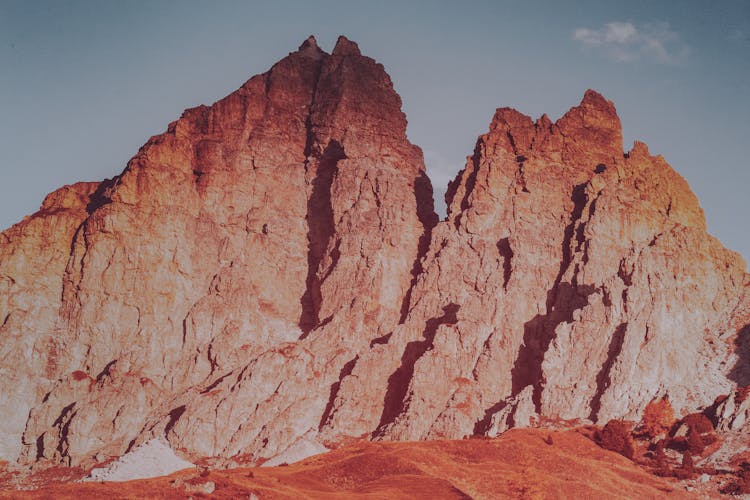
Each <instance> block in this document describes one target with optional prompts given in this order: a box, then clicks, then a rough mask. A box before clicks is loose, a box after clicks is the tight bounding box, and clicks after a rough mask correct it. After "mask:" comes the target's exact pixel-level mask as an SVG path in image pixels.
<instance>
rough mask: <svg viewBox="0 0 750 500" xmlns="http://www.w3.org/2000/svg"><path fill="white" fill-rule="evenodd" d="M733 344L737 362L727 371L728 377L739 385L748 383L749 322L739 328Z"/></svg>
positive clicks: (749, 383)
mask: <svg viewBox="0 0 750 500" xmlns="http://www.w3.org/2000/svg"><path fill="white" fill-rule="evenodd" d="M734 345H735V352H736V353H737V362H736V363H735V365H734V367H733V368H732V369H731V370H730V371H729V379H730V380H733V381H734V382H737V385H739V386H741V387H743V386H746V385H750V324H747V325H745V327H744V328H743V329H742V330H740V332H739V333H738V334H737V338H736V339H735V340H734Z"/></svg>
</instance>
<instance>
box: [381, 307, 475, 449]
mask: <svg viewBox="0 0 750 500" xmlns="http://www.w3.org/2000/svg"><path fill="white" fill-rule="evenodd" d="M459 309H460V306H459V305H458V304H454V303H451V304H448V305H447V306H445V307H443V315H442V316H438V317H434V318H431V319H429V320H427V322H426V323H425V328H424V330H423V332H422V337H423V338H424V340H417V341H413V342H409V343H408V344H406V348H405V349H404V352H403V354H402V356H401V366H399V367H398V368H397V369H396V371H395V372H393V373H392V374H391V376H390V377H388V389H387V390H386V394H385V398H384V400H383V413H382V414H381V416H380V422H379V423H378V426H377V427H376V429H375V430H374V431H373V433H372V436H373V437H377V436H380V435H382V434H383V432H384V430H385V428H386V427H387V426H389V425H390V424H392V423H393V422H395V420H396V417H398V415H400V414H401V413H403V411H404V405H405V404H406V401H405V399H406V397H407V394H408V392H409V383H410V382H411V378H412V376H413V375H414V365H415V364H416V363H417V360H419V358H421V357H422V355H423V354H424V353H426V352H427V351H428V350H429V349H430V348H431V347H432V342H433V340H434V339H435V334H436V333H437V330H438V327H439V326H440V325H445V324H455V323H457V322H458V318H457V316H456V315H457V313H458V311H459Z"/></svg>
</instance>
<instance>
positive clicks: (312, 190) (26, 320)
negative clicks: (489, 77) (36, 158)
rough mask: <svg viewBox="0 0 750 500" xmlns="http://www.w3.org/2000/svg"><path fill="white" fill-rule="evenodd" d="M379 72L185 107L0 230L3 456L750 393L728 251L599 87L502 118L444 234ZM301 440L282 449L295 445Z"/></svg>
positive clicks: (458, 186)
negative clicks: (134, 147)
mask: <svg viewBox="0 0 750 500" xmlns="http://www.w3.org/2000/svg"><path fill="white" fill-rule="evenodd" d="M400 106H401V102H400V99H399V97H398V95H397V94H396V93H395V91H394V90H393V86H392V84H391V81H390V79H389V77H388V76H387V74H386V73H385V72H384V70H383V67H382V66H381V65H379V64H377V63H375V62H374V61H373V60H372V59H369V58H367V57H364V56H362V55H361V54H360V52H359V49H358V47H357V46H356V44H354V43H353V42H350V41H349V40H347V39H345V38H343V37H342V38H340V39H339V41H338V43H337V45H336V47H335V49H334V50H333V52H332V54H330V55H329V54H326V53H325V52H323V51H321V50H320V49H319V48H318V47H317V45H316V44H315V41H314V39H312V38H310V39H308V40H307V41H306V42H305V43H303V45H302V46H301V47H300V49H299V50H298V51H297V52H295V53H292V54H290V55H289V56H288V57H286V58H284V59H283V60H281V61H280V62H279V63H277V64H276V65H274V66H273V68H271V70H269V71H268V72H267V73H264V74H262V75H258V76H256V77H253V78H252V79H250V80H249V81H248V82H247V83H245V84H244V85H243V86H242V87H241V88H240V89H239V90H237V91H236V92H234V93H232V94H231V95H229V96H228V97H226V98H224V99H222V100H221V101H218V102H217V103H215V104H214V105H212V106H210V107H207V106H201V107H198V108H194V109H190V110H188V111H186V112H185V113H184V114H183V116H182V117H181V118H180V119H179V120H178V121H176V122H174V123H172V124H170V126H169V128H168V130H167V132H165V133H164V134H162V135H159V136H156V137H153V138H152V139H151V140H149V142H148V143H147V144H146V145H145V146H144V147H143V148H142V149H141V150H140V151H139V153H138V154H137V155H136V156H135V157H134V158H133V159H132V160H131V161H130V162H129V164H128V166H127V168H126V169H125V171H124V172H123V173H122V174H121V175H120V176H118V177H116V178H115V179H114V180H112V181H105V182H103V183H101V184H96V183H92V184H88V183H81V184H76V185H74V186H69V187H65V188H62V189H60V190H58V191H56V192H55V193H53V194H51V195H50V196H48V198H47V200H45V202H44V205H43V206H42V209H41V210H40V211H39V212H37V213H36V214H34V215H33V216H31V217H30V218H27V219H25V220H24V221H23V222H21V223H19V224H17V225H16V226H14V227H12V228H10V229H9V230H7V231H5V232H4V233H2V236H1V237H0V321H2V323H1V324H2V326H0V339H1V340H0V356H1V357H0V376H2V380H0V383H1V384H2V387H3V391H2V396H0V397H2V398H3V401H2V403H3V404H2V405H0V411H1V412H2V414H1V415H2V416H3V417H4V418H3V419H2V423H0V455H1V456H2V457H3V458H6V459H12V460H15V459H19V458H20V460H21V461H26V462H33V461H36V460H42V459H51V460H54V461H62V462H65V463H68V464H79V463H89V462H91V461H97V460H101V459H103V458H105V457H107V456H116V455H121V454H123V453H124V452H125V451H126V450H128V449H130V448H132V447H133V446H134V445H136V444H138V443H140V442H143V441H146V440H148V439H149V438H151V437H153V436H156V435H164V436H165V437H166V438H167V439H168V441H169V442H170V444H171V445H172V446H173V447H174V448H176V449H181V450H183V451H184V452H185V453H187V454H188V455H192V456H220V457H224V458H231V457H236V456H240V455H242V456H245V457H247V458H249V459H250V460H252V461H259V460H262V459H266V458H270V457H273V456H276V455H278V454H279V453H282V452H287V453H296V451H294V450H316V449H320V448H321V446H322V444H325V443H328V442H339V441H341V440H343V439H346V438H348V437H353V436H354V437H360V436H363V435H367V436H372V437H374V438H384V439H428V438H435V437H450V438H456V437H462V436H464V435H471V434H488V435H494V434H496V433H498V432H500V431H502V430H504V429H506V428H507V427H509V426H525V425H532V424H538V423H543V421H545V420H547V419H552V420H559V419H589V420H593V421H601V420H607V419H609V418H613V417H622V416H628V417H634V416H636V415H638V414H639V412H640V411H641V410H642V409H643V407H644V406H645V405H646V403H648V402H649V401H650V400H651V399H652V398H654V397H656V396H662V395H664V394H668V395H669V396H670V399H671V401H672V404H673V405H674V406H675V407H676V408H677V409H678V410H686V411H687V410H693V409H696V408H700V407H704V406H707V405H708V404H710V403H712V402H713V400H714V399H715V398H716V397H717V396H718V395H720V394H726V393H728V392H730V391H731V389H733V387H734V386H736V385H737V384H741V385H744V384H747V383H750V380H748V378H749V377H748V375H747V370H746V368H745V367H746V363H747V358H746V356H747V354H746V352H747V348H746V347H743V346H744V345H745V344H744V343H743V342H744V340H743V339H744V338H745V336H746V333H745V334H743V335H742V336H740V335H739V334H738V332H740V331H741V330H742V329H743V328H745V332H747V329H746V325H748V324H749V323H750V312H749V310H750V292H748V286H749V285H750V277H749V276H748V275H747V274H746V273H745V264H744V262H743V261H742V260H741V258H740V257H739V256H738V255H736V254H734V253H732V252H729V251H727V250H725V249H724V248H723V247H722V246H721V244H720V243H719V242H718V241H717V240H715V239H713V238H712V237H710V236H709V235H708V234H707V233H706V228H705V221H704V218H703V213H702V211H701V209H700V207H699V206H698V202H697V200H696V199H695V196H694V195H693V194H692V193H691V191H690V189H689V187H688V186H687V184H686V183H685V181H684V180H683V179H682V178H681V177H680V176H679V175H678V174H677V173H675V172H674V171H673V170H672V169H671V168H670V167H669V165H667V164H666V162H665V161H664V160H663V159H662V158H661V157H653V156H651V155H650V154H649V152H648V150H647V148H646V146H645V145H643V144H640V143H637V144H636V145H635V147H634V148H633V150H632V151H630V152H629V153H627V154H623V151H622V134H621V130H620V123H619V119H618V118H617V115H616V113H615V110H614V107H613V105H612V104H611V103H610V102H608V101H606V100H605V99H604V98H603V97H601V96H600V95H598V94H596V93H595V92H593V91H588V92H587V93H586V95H585V96H584V99H583V102H582V103H581V104H580V105H579V106H578V107H575V108H573V109H571V110H570V111H569V112H568V113H567V114H566V115H565V116H563V117H562V118H561V119H560V120H558V121H557V122H556V123H552V122H550V120H548V119H547V118H546V116H543V117H542V118H540V119H539V120H537V121H536V122H533V121H532V120H531V119H530V118H528V117H526V116H524V115H521V114H520V113H518V112H516V111H514V110H511V109H499V110H498V111H497V113H496V115H495V117H494V119H493V121H492V124H491V126H490V130H489V132H488V133H487V134H485V135H483V136H481V137H480V138H479V140H478V142H477V146H476V148H475V151H474V154H473V156H471V157H470V158H469V159H468V161H467V165H466V168H465V169H464V170H463V171H461V172H460V173H459V174H458V176H457V178H456V179H455V181H454V182H452V183H451V185H450V187H449V190H448V194H447V202H448V206H449V209H448V217H447V219H446V220H445V221H443V222H440V223H438V224H437V225H436V219H437V218H436V216H435V214H434V211H433V207H432V188H431V185H430V182H429V180H428V178H427V176H426V175H425V169H424V164H423V160H422V154H421V151H420V150H419V148H417V147H416V146H414V145H412V144H410V143H409V141H408V140H407V138H406V119H405V117H404V115H403V113H402V112H401V110H400ZM300 453H302V452H300Z"/></svg>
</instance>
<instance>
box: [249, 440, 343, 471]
mask: <svg viewBox="0 0 750 500" xmlns="http://www.w3.org/2000/svg"><path fill="white" fill-rule="evenodd" d="M327 451H329V450H328V448H326V447H325V446H323V445H322V444H320V443H318V442H317V441H315V440H314V439H307V438H305V437H303V438H300V439H299V440H297V442H295V443H294V444H293V445H292V446H290V447H289V448H287V449H286V450H284V451H282V452H281V453H279V454H278V455H276V456H274V457H273V458H271V459H270V460H267V461H266V462H263V465H261V467H275V466H277V465H281V464H284V463H286V464H293V463H294V462H299V461H300V460H304V459H306V458H307V457H311V456H313V455H319V454H321V453H325V452H327Z"/></svg>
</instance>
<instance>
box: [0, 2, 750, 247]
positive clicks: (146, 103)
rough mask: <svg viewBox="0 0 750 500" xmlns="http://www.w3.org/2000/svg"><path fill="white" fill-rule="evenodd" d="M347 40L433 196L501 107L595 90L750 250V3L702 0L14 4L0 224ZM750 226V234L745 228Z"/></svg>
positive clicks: (7, 25)
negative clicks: (315, 49) (375, 70)
mask: <svg viewBox="0 0 750 500" xmlns="http://www.w3.org/2000/svg"><path fill="white" fill-rule="evenodd" d="M339 34H343V35H345V36H347V37H348V38H350V39H352V40H354V41H356V42H357V43H359V45H360V48H361V49H362V52H363V54H365V55H367V56H370V57H372V58H374V59H375V60H377V61H378V62H380V63H382V64H383V65H384V66H385V68H386V71H388V73H389V74H390V76H391V78H392V80H393V82H394V86H395V87H396V91H397V92H398V93H399V94H400V96H401V98H402V100H403V109H404V112H405V113H406V116H407V119H408V120H409V128H408V135H409V139H410V140H411V141H412V142H413V143H415V144H416V145H418V146H420V147H421V148H422V149H423V151H424V153H425V163H426V165H427V169H428V174H429V176H430V178H431V179H432V182H433V186H434V189H435V198H436V202H437V203H436V206H437V207H440V208H439V212H441V214H442V211H444V209H443V208H442V202H441V200H442V196H443V193H444V192H445V188H446V186H447V183H448V180H450V179H452V178H453V177H454V176H455V174H456V173H457V172H458V171H459V170H461V169H462V168H463V164H464V158H465V157H466V156H467V155H469V154H471V152H472V150H473V146H474V142H475V141H476V138H477V136H478V135H480V134H482V133H484V132H485V131H486V130H487V127H488V125H489V122H490V119H491V117H492V115H493V113H494V110H495V109H496V108H497V107H503V106H510V107H514V108H516V109H518V110H519V111H520V112H522V113H524V114H527V115H530V116H531V117H532V118H536V117H538V116H540V115H541V114H543V113H547V114H548V115H549V116H550V118H551V119H553V120H555V119H557V118H559V117H560V116H561V115H562V114H563V113H564V112H565V111H567V110H568V109H569V108H570V107H572V106H575V105H577V104H578V103H579V102H580V99H581V97H582V96H583V93H584V91H585V90H586V89H587V88H593V89H595V90H597V91H598V92H600V93H601V94H603V95H604V96H605V97H606V98H608V99H610V100H612V101H613V102H614V104H615V106H616V107H617V110H618V114H619V115H620V118H621V120H622V124H623V134H624V145H623V146H624V149H625V150H626V151H627V150H629V149H630V148H631V147H632V143H633V141H634V140H642V141H644V142H645V143H646V144H648V146H649V149H650V151H651V153H652V154H654V155H656V154H661V155H663V156H664V157H665V158H666V160H667V161H668V162H669V163H670V164H671V165H672V167H673V168H675V170H677V172H679V173H680V174H681V175H683V176H684V177H685V178H686V179H687V180H688V182H689V183H690V185H691V187H692V189H693V190H694V192H695V193H696V195H697V196H698V198H699V200H700V202H701V206H702V207H703V208H704V209H705V212H706V217H707V222H708V229H709V232H710V233H711V234H713V235H716V236H717V237H719V239H721V240H722V242H723V243H724V244H725V245H726V246H727V247H728V248H730V249H732V250H736V251H739V252H740V253H742V254H743V255H744V256H745V259H746V260H748V257H750V231H747V228H748V224H747V222H746V220H745V217H746V215H747V213H748V211H747V208H746V204H747V202H746V199H747V190H748V187H750V168H748V166H747V159H746V153H745V148H744V142H745V141H746V140H747V139H746V138H747V136H748V135H749V134H750V123H749V122H748V119H747V116H748V113H750V3H748V2H741V1H732V2H729V1H728V2H722V3H719V4H714V3H712V2H703V1H692V2H684V3H680V4H678V5H668V4H667V3H658V4H654V3H652V2H645V1H639V2H627V3H623V2H593V1H579V2H574V3H571V4H567V5H560V4H558V3H552V2H517V1H508V2H483V1H482V2H480V1H476V2H468V3H466V4H462V5H455V4H453V3H450V2H436V3H433V4H430V6H429V8H427V7H426V6H424V5H423V4H419V3H399V2H386V3H384V4H381V5H378V6H373V5H370V4H367V3H364V2H363V3H359V2H346V3H343V2H319V3H317V4H315V5H310V4H307V3H303V2H292V1H285V2H277V3H274V4H273V5H268V4H254V3H248V2H221V3H216V4H207V3H206V4H204V3H200V2H173V1H161V2H142V3H139V2H129V3H117V2H81V1H67V2H63V1H60V2H33V3H32V2H16V1H3V2H0V62H1V63H2V66H3V68H4V71H3V73H2V74H0V105H2V109H3V114H2V119H0V148H2V151H3V162H2V165H0V169H2V174H3V179H4V182H2V183H0V229H5V228H7V227H9V226H10V225H12V224H14V223H16V222H18V221H20V220H21V219H22V217H23V216H24V215H29V214H31V213H33V212H34V211H36V210H37V209H38V207H39V205H40V204H41V202H42V200H43V198H44V196H45V195H46V194H47V193H49V192H51V191H53V190H54V189H56V188H58V187H60V186H62V185H64V184H71V183H74V182H77V181H82V180H87V181H95V180H103V179H104V178H108V177H113V176H115V175H118V174H119V173H120V172H121V171H122V169H123V168H124V167H125V164H126V163H127V161H128V159H129V158H130V157H132V156H133V155H135V154H136V152H137V151H138V148H139V147H140V146H141V145H142V144H143V143H144V142H146V140H147V139H148V138H149V137H150V136H152V135H155V134H158V133H161V132H163V131H164V130H165V129H166V126H167V124H168V123H169V122H171V121H173V120H175V119H177V118H178V117H179V115H180V114H181V112H182V110H183V109H185V108H190V107H194V106H196V105H199V104H210V103H212V102H214V101H216V100H218V99H220V98H221V97H223V96H224V95H226V94H228V93H230V92H232V91H234V90H235V89H236V88H238V87H239V86H240V85H241V84H242V83H243V82H244V81H246V80H247V79H248V78H250V77H251V76H252V75H254V74H257V73H262V72H265V71H266V70H267V69H268V68H270V66H271V65H272V64H273V63H274V62H276V61H277V60H279V59H281V58H282V57H284V56H285V55H286V54H287V53H289V52H291V51H294V50H296V48H297V46H298V45H299V44H300V43H301V42H302V41H303V40H304V39H305V38H306V37H307V36H309V35H314V36H315V37H316V38H317V40H318V43H319V45H320V46H321V47H322V48H323V49H324V50H326V51H327V52H330V51H331V49H332V47H333V45H334V43H335V40H336V38H337V36H338V35H339ZM743 228H745V229H743Z"/></svg>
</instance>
